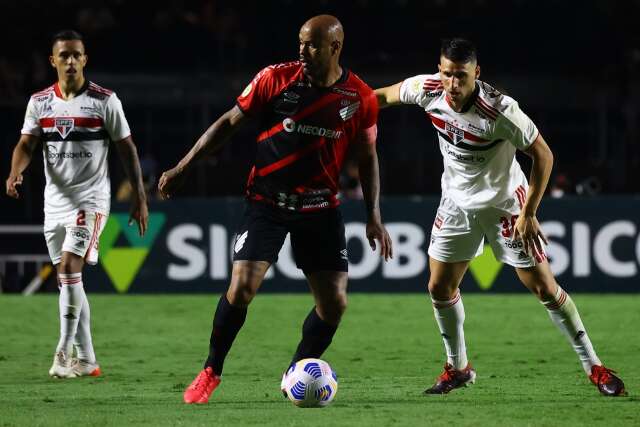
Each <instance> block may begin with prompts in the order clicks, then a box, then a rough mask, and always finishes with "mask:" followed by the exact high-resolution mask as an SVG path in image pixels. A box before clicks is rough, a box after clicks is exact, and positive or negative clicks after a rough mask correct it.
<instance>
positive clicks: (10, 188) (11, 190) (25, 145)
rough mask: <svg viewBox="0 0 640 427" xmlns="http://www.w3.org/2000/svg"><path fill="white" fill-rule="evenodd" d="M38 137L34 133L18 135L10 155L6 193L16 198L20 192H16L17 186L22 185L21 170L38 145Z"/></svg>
mask: <svg viewBox="0 0 640 427" xmlns="http://www.w3.org/2000/svg"><path fill="white" fill-rule="evenodd" d="M39 141H40V138H38V137H37V136H35V135H27V134H22V135H20V139H19V140H18V143H17V144H16V147H15V148H14V149H13V155H12V156H11V171H10V172H9V177H8V178H7V182H6V186H7V195H8V196H9V197H13V198H14V199H18V198H19V197H20V193H18V186H19V185H22V172H24V170H25V169H26V168H27V166H29V163H31V158H32V157H33V150H34V149H35V148H36V145H38V142H39Z"/></svg>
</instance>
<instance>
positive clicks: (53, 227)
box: [44, 209, 108, 265]
mask: <svg viewBox="0 0 640 427" xmlns="http://www.w3.org/2000/svg"><path fill="white" fill-rule="evenodd" d="M107 218H108V215H105V214H102V213H98V212H92V211H87V210H83V209H80V210H75V211H71V212H69V214H68V215H64V216H55V217H50V216H49V217H45V220H44V238H45V240H46V242H47V249H48V250H49V257H50V258H51V262H52V263H53V265H56V264H59V263H60V260H61V259H62V252H71V253H73V254H76V255H78V256H81V257H84V259H85V262H86V263H88V264H92V265H93V264H96V263H97V262H98V243H99V240H100V233H102V230H103V229H104V226H105V224H106V223H107Z"/></svg>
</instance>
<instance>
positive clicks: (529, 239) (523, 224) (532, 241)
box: [513, 215, 549, 254]
mask: <svg viewBox="0 0 640 427" xmlns="http://www.w3.org/2000/svg"><path fill="white" fill-rule="evenodd" d="M518 239H522V243H523V244H524V250H525V252H526V253H528V254H530V253H531V250H532V249H533V248H535V249H536V250H537V252H538V253H543V250H542V242H544V243H545V244H547V245H548V244H549V241H548V240H547V237H546V236H545V235H544V233H543V232H542V228H541V227H540V223H539V222H538V218H536V217H535V216H533V215H531V216H529V215H520V216H518V219H517V220H516V223H515V224H514V226H513V240H518Z"/></svg>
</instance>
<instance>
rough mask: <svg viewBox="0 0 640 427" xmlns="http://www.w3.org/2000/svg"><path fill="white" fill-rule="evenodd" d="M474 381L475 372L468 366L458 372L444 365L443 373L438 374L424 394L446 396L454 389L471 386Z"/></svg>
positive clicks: (448, 365)
mask: <svg viewBox="0 0 640 427" xmlns="http://www.w3.org/2000/svg"><path fill="white" fill-rule="evenodd" d="M475 381H476V370H475V369H473V368H472V367H471V365H470V364H467V367H466V368H464V369H462V370H458V369H454V367H453V366H451V365H450V364H448V363H445V365H444V372H443V373H442V374H440V376H439V377H438V379H437V380H436V383H435V384H434V385H433V386H432V387H431V388H428V389H426V390H425V391H424V392H425V394H446V393H449V392H450V391H451V390H453V389H454V388H458V387H463V386H466V385H467V384H469V383H471V384H473V383H474V382H475Z"/></svg>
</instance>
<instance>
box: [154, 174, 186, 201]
mask: <svg viewBox="0 0 640 427" xmlns="http://www.w3.org/2000/svg"><path fill="white" fill-rule="evenodd" d="M183 182H184V173H183V171H182V170H181V169H180V168H178V167H177V166H176V167H175V168H173V169H169V170H168V171H165V172H163V173H162V176H160V181H158V190H159V191H160V195H161V196H162V198H163V199H170V198H171V197H172V196H173V195H174V194H175V192H176V191H177V190H178V189H179V188H180V187H182V184H183Z"/></svg>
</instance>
